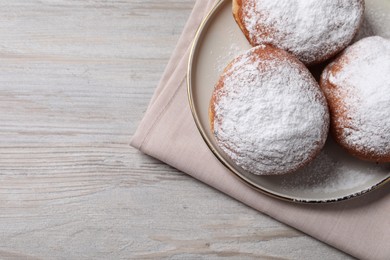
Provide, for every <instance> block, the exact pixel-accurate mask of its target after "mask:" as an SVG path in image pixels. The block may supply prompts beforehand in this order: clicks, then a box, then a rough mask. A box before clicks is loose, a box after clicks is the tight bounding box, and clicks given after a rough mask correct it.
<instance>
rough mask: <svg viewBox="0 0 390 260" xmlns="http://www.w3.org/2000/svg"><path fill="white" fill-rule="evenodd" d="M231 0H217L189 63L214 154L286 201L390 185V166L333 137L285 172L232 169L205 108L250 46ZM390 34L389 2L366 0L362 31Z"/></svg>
mask: <svg viewBox="0 0 390 260" xmlns="http://www.w3.org/2000/svg"><path fill="white" fill-rule="evenodd" d="M231 7H232V6H231V0H221V1H219V2H218V3H217V4H216V5H215V7H214V8H213V10H212V11H211V12H210V14H209V15H208V16H207V17H206V19H205V20H204V21H203V23H202V25H201V26H200V28H199V31H198V33H197V36H196V38H195V41H194V45H193V49H192V52H191V56H190V60H189V66H188V95H189V101H190V105H191V110H192V113H193V115H194V119H195V122H196V124H197V126H198V128H199V130H200V132H201V134H202V136H203V138H204V140H205V141H206V143H207V145H208V146H209V147H210V149H211V150H212V152H213V153H214V154H215V156H216V157H217V158H218V159H219V160H220V161H221V162H222V163H223V164H224V165H225V166H226V167H227V168H229V169H230V170H231V171H232V172H233V173H234V174H235V175H236V176H238V177H239V178H240V179H241V180H242V181H244V182H245V183H247V184H248V185H250V186H251V187H253V188H255V189H257V190H259V191H261V192H264V193H266V194H268V195H271V196H274V197H277V198H281V199H284V200H289V201H294V202H305V203H326V202H335V201H341V200H346V199H349V198H354V197H358V196H359V195H362V194H365V193H367V192H369V191H372V190H374V189H376V188H379V187H385V188H389V186H388V185H387V184H388V183H389V182H390V164H382V165H377V164H375V163H367V162H363V161H360V160H358V159H355V158H353V157H351V156H350V155H348V154H347V153H345V152H344V151H343V150H342V149H341V148H340V147H339V146H338V145H337V144H335V143H334V142H333V141H332V140H331V138H329V140H328V142H327V144H326V146H325V149H324V150H323V152H322V153H321V154H320V155H319V156H318V158H317V159H316V160H315V161H314V162H313V163H312V164H311V165H309V166H307V167H306V168H304V169H302V170H300V171H299V172H296V173H293V174H290V175H286V176H255V175H253V174H250V173H247V172H245V171H244V170H242V169H241V168H239V167H236V166H235V165H234V163H232V162H231V161H230V160H229V158H227V157H226V156H225V155H224V154H223V152H221V151H220V149H219V148H218V146H217V145H216V144H215V142H214V138H213V135H212V133H211V131H210V128H209V118H208V107H209V102H210V99H211V95H212V92H213V89H214V86H215V84H216V82H217V80H218V78H219V75H220V74H221V72H222V71H223V69H224V68H225V66H226V65H227V64H228V63H229V62H230V61H231V60H232V59H233V58H234V57H235V56H237V55H238V54H240V53H242V52H243V51H245V50H247V49H249V48H250V45H249V44H248V42H247V40H246V39H245V37H244V35H243V34H242V33H241V31H240V29H239V27H238V26H237V24H236V23H235V21H234V18H233V15H232V11H231V9H232V8H231ZM370 34H371V35H381V36H383V37H386V38H390V0H366V21H365V24H364V25H363V30H362V35H360V36H359V37H364V36H366V35H370Z"/></svg>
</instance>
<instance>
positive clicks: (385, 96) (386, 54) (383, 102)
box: [320, 36, 390, 162]
mask: <svg viewBox="0 0 390 260" xmlns="http://www.w3.org/2000/svg"><path fill="white" fill-rule="evenodd" d="M320 84H321V87H322V89H323V91H324V93H325V95H326V98H327V100H328V103H329V108H330V114H331V130H332V133H333V136H334V137H335V139H336V141H337V142H338V143H339V144H340V145H341V146H343V147H344V148H345V149H346V150H347V151H349V152H350V153H351V154H352V155H355V156H356V157H358V158H360V159H363V160H367V161H374V162H390V41H389V40H386V39H384V38H381V37H379V36H375V37H369V38H365V39H363V40H360V41H359V42H357V43H355V44H354V45H352V46H350V47H348V48H347V49H346V50H345V51H344V52H343V53H342V54H341V55H340V57H338V58H337V59H336V60H335V61H334V62H333V63H331V64H329V65H328V66H327V67H326V69H325V70H324V72H323V74H322V76H321V83H320Z"/></svg>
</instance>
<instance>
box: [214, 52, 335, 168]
mask: <svg viewBox="0 0 390 260" xmlns="http://www.w3.org/2000/svg"><path fill="white" fill-rule="evenodd" d="M210 122H211V129H212V131H213V133H214V135H215V139H216V142H217V144H218V146H219V147H220V148H221V149H222V151H223V152H224V153H225V154H226V155H227V156H228V157H229V158H230V159H231V160H232V161H233V162H234V163H235V164H236V165H238V166H239V167H241V168H243V169H244V170H246V171H248V172H250V173H253V174H257V175H273V174H285V173H289V172H292V171H295V170H297V169H299V168H301V167H303V166H304V165H306V164H307V163H309V162H310V161H311V160H312V159H314V157H315V156H316V155H317V154H318V153H319V151H320V150H321V149H322V147H323V145H324V143H325V140H326V137H327V132H328V127H329V114H328V108H327V104H326V100H325V97H324V96H323V93H322V92H321V90H320V88H319V86H318V84H317V83H316V81H315V80H314V78H313V77H312V75H311V74H310V72H309V71H308V70H307V69H306V68H305V66H304V65H303V64H302V63H301V62H299V61H298V60H297V59H296V58H295V57H293V56H292V55H290V54H289V53H287V52H285V51H282V50H280V49H276V48H274V47H271V46H268V45H262V46H259V47H256V48H253V49H251V50H249V51H247V52H246V53H244V54H243V55H240V56H239V57H237V58H236V59H234V60H233V62H232V63H230V65H228V66H227V68H226V69H225V71H224V73H223V74H222V75H221V78H220V80H219V82H218V83H217V85H216V87H215V90H214V93H213V97H212V100H211V102H210Z"/></svg>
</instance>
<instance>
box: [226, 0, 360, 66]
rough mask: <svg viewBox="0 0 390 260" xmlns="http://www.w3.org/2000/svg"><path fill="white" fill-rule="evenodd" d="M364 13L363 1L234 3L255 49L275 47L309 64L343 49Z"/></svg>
mask: <svg viewBox="0 0 390 260" xmlns="http://www.w3.org/2000/svg"><path fill="white" fill-rule="evenodd" d="M363 13H364V0H233V14H234V17H235V19H236V21H237V23H238V25H239V26H240V28H241V29H242V31H243V32H244V34H245V36H246V37H247V38H248V40H249V42H250V43H251V44H252V45H253V46H256V45H259V44H262V43H267V44H272V45H274V46H276V47H278V48H281V49H284V50H287V51H289V52H290V53H293V54H295V55H296V56H297V57H298V58H299V59H300V60H301V61H302V62H304V63H305V64H307V65H311V64H316V63H320V62H322V61H325V60H327V59H329V58H331V57H332V56H334V55H335V54H337V53H338V52H340V51H341V50H342V49H344V48H345V47H346V46H347V45H348V44H349V43H350V42H351V41H352V39H353V38H354V36H355V34H356V33H357V31H358V28H359V26H360V24H361V23H362V21H363Z"/></svg>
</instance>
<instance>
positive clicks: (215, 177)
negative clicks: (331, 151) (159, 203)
mask: <svg viewBox="0 0 390 260" xmlns="http://www.w3.org/2000/svg"><path fill="white" fill-rule="evenodd" d="M214 2H215V0H198V1H197V2H196V4H195V7H194V9H193V12H192V14H191V16H190V19H189V21H188V22H187V24H186V26H185V29H184V32H183V34H182V36H181V38H180V40H179V43H178V45H177V47H176V49H175V51H174V54H173V55H172V58H171V60H170V61H169V64H168V66H167V68H166V70H165V72H164V75H163V77H162V79H161V82H160V84H159V86H158V88H157V89H156V92H155V94H154V96H153V98H152V101H151V102H150V105H149V108H148V110H147V112H146V115H145V117H144V119H143V120H142V122H141V123H140V125H139V127H138V129H137V131H136V133H135V134H134V136H133V139H132V142H131V145H132V146H134V147H136V148H137V149H139V150H141V151H142V152H144V153H146V154H148V155H150V156H153V157H155V158H157V159H159V160H161V161H163V162H165V163H167V164H170V165H172V166H173V167H175V168H177V169H179V170H181V171H183V172H185V173H187V174H189V175H191V176H193V177H194V178H196V179H198V180H200V181H202V182H204V183H206V184H208V185H210V186H211V187H214V188H216V189H218V190H220V191H222V192H224V193H226V194H228V195H229V196H231V197H233V198H235V199H237V200H239V201H241V202H243V203H245V204H246V205H249V206H250V207H253V208H255V209H256V210H258V211H260V212H262V213H264V214H267V215H269V216H271V217H273V218H275V219H277V220H279V221H281V222H283V223H286V224H288V225H290V226H292V227H294V228H297V229H299V230H301V231H303V232H305V233H306V234H308V235H310V236H313V237H315V238H317V239H319V240H321V241H323V242H325V243H328V244H330V245H332V246H334V247H336V248H339V249H340V250H342V251H345V252H346V253H349V254H351V255H353V256H355V257H358V258H361V259H390V192H389V191H390V189H389V187H388V186H386V187H385V188H383V189H381V190H378V191H374V192H372V193H371V194H369V195H366V196H363V197H360V198H358V199H353V200H350V201H345V202H341V203H337V204H327V205H300V204H294V203H289V202H283V201H280V200H277V199H273V198H271V197H268V196H266V195H263V194H261V193H259V192H256V191H254V190H252V189H251V188H249V187H248V186H246V185H245V184H243V183H241V182H240V181H239V180H238V179H237V178H236V177H234V176H233V175H232V174H231V173H229V172H228V170H227V169H226V168H225V167H224V166H223V165H221V164H220V162H219V161H218V160H217V159H216V158H215V157H214V155H213V154H212V153H211V152H210V151H209V149H208V147H207V146H206V144H205V143H204V141H203V139H202V138H201V136H200V134H199V132H198V130H197V128H196V126H195V123H194V121H193V118H192V115H191V112H190V108H189V105H188V101H187V92H186V88H187V87H186V69H187V62H188V56H189V52H190V47H191V42H192V40H193V38H194V35H195V32H196V30H197V28H198V26H199V24H200V22H201V20H202V19H203V17H204V16H205V14H206V13H207V12H208V11H209V10H210V9H211V7H212V5H213V4H214Z"/></svg>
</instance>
